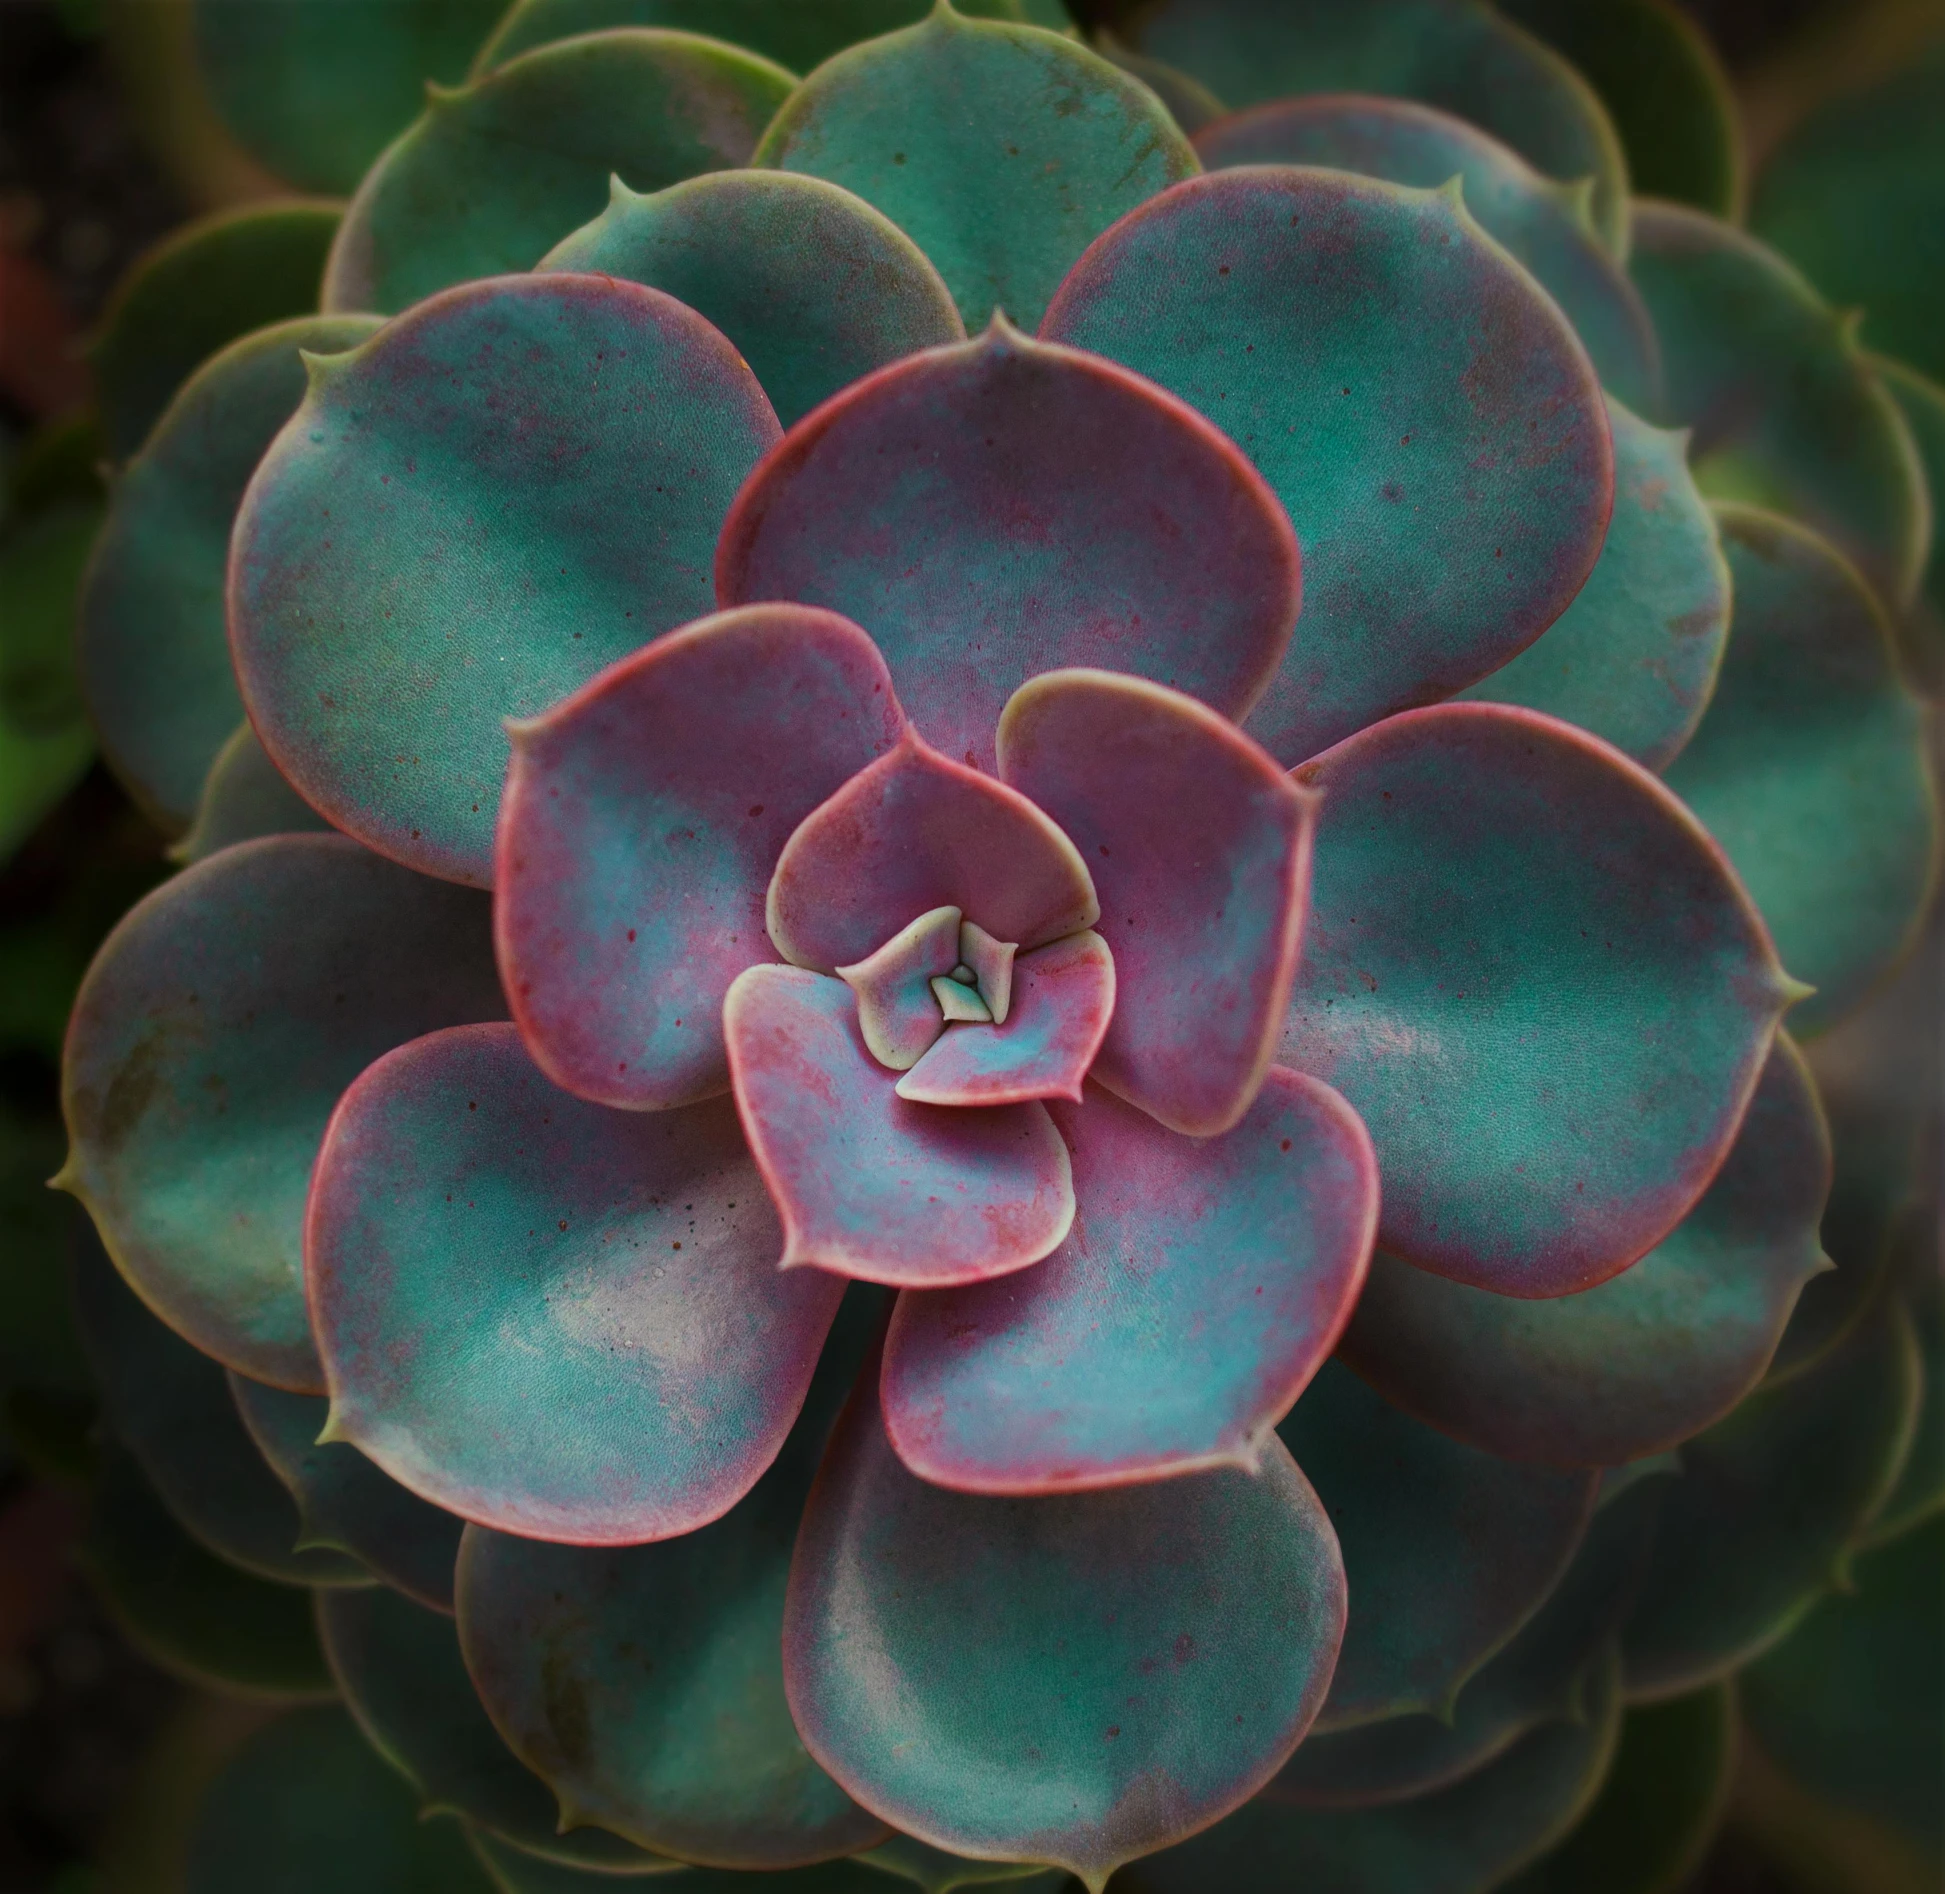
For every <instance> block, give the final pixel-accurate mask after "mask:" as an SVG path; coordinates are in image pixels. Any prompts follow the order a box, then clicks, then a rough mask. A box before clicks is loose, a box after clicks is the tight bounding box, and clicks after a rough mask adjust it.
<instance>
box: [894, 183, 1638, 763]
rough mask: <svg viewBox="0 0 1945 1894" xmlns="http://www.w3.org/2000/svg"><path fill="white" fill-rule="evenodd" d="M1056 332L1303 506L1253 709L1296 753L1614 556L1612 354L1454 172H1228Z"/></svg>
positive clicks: (1115, 261) (1520, 631) (1477, 664)
mask: <svg viewBox="0 0 1945 1894" xmlns="http://www.w3.org/2000/svg"><path fill="white" fill-rule="evenodd" d="M1352 259H1354V260H1355V266H1354V267H1352V266H1351V260H1352ZM1043 334H1044V335H1045V336H1046V338H1047V339H1048V340H1049V341H1054V342H1066V343H1069V344H1072V345H1073V346H1075V347H1077V348H1083V349H1092V350H1095V351H1097V352H1098V353H1100V354H1102V355H1106V356H1108V357H1110V358H1111V359H1112V360H1114V361H1117V362H1123V363H1126V364H1127V366H1128V367H1130V368H1132V369H1134V370H1136V371H1137V372H1138V373H1140V374H1143V375H1147V376H1149V377H1150V378H1152V379H1153V380H1155V381H1157V382H1159V383H1161V385H1162V386H1163V387H1164V388H1166V389H1168V390H1169V391H1170V392H1171V393H1173V394H1176V395H1179V396H1181V397H1182V398H1183V399H1184V400H1185V401H1187V402H1188V403H1189V405H1190V406H1191V407H1194V408H1197V409H1200V410H1201V412H1202V413H1203V414H1205V415H1207V416H1208V417H1209V418H1210V419H1211V420H1212V421H1214V422H1215V423H1216V424H1217V425H1218V426H1219V427H1221V428H1223V429H1224V430H1225V431H1226V432H1227V433H1228V434H1230V435H1231V436H1232V437H1233V438H1234V439H1235V441H1236V443H1237V444H1238V445H1239V446H1240V447H1241V448H1242V450H1243V451H1244V453H1246V454H1247V455H1249V457H1250V458H1251V459H1252V460H1253V461H1254V462H1255V464H1256V465H1257V467H1258V468H1259V469H1260V470H1261V472H1262V474H1263V476H1264V478H1265V479H1266V480H1267V481H1268V482H1269V484H1270V485H1271V487H1273V488H1274V489H1275V490H1276V493H1277V496H1278V497H1279V498H1280V499H1281V500H1282V502H1283V504H1284V505H1285V506H1286V507H1287V508H1288V509H1289V514H1290V518H1291V519H1292V521H1294V522H1295V525H1296V529H1297V537H1298V539H1299V540H1300V541H1301V542H1302V545H1303V556H1304V610H1303V617H1302V620H1301V621H1300V623H1299V625H1298V628H1297V632H1296V635H1295V637H1294V638H1293V639H1292V640H1291V642H1290V645H1289V648H1288V650H1287V651H1286V652H1285V654H1284V659H1283V667H1282V670H1281V671H1280V672H1279V673H1278V675H1277V678H1276V681H1275V682H1274V683H1273V684H1272V685H1271V686H1270V689H1269V692H1268V694H1267V695H1266V696H1265V697H1264V699H1263V701H1262V703H1261V704H1260V705H1259V706H1258V707H1257V709H1256V711H1255V713H1254V715H1253V716H1252V717H1251V718H1250V728H1251V730H1252V732H1253V733H1254V734H1255V736H1256V737H1257V739H1258V740H1259V741H1260V742H1261V743H1262V744H1263V746H1264V747H1265V748H1266V749H1268V750H1269V751H1270V752H1271V753H1272V754H1274V755H1275V756H1276V757H1277V758H1278V759H1279V760H1280V761H1282V762H1284V763H1285V764H1291V763H1298V762H1301V761H1302V760H1303V759H1304V758H1305V757H1307V756H1311V755H1313V754H1315V752H1317V751H1318V750H1320V749H1322V748H1323V747H1324V746H1325V745H1326V744H1329V743H1333V742H1335V741H1337V740H1338V739H1339V738H1341V737H1345V736H1348V735H1349V734H1350V733H1351V732H1352V731H1354V730H1356V729H1359V728H1360V727H1362V726H1363V725H1364V724H1367V723H1369V722H1370V721H1371V719H1372V718H1374V717H1378V716H1382V715H1384V714H1385V713H1386V712H1387V711H1392V710H1399V709H1402V708H1404V707H1405V706H1406V705H1409V704H1418V703H1424V702H1426V701H1428V700H1430V699H1433V698H1438V697H1444V696H1446V695H1448V694H1449V693H1451V692H1452V691H1455V690H1458V689H1459V688H1461V687H1462V686H1463V685H1466V684H1470V683H1472V682H1473V681H1474V680H1475V679H1476V678H1478V677H1480V676H1483V675H1484V674H1485V673H1486V672H1487V671H1490V670H1494V669H1496V668H1497V667H1498V666H1499V665H1501V664H1504V663H1505V662H1506V660H1507V659H1508V658H1510V657H1512V656H1513V655H1514V654H1515V653H1516V652H1518V651H1520V650H1522V649H1523V648H1524V647H1525V646H1527V645H1529V644H1531V643H1532V642H1533V640H1534V639H1535V638H1537V637H1538V636H1539V635H1540V633H1541V632H1542V631H1544V630H1545V629H1546V628H1547V626H1548V625H1550V624H1551V623H1552V622H1553V621H1554V620H1555V619H1556V618H1558V617H1559V616H1560V614H1561V612H1562V611H1564V610H1565V609H1566V607H1567V605H1568V604H1569V603H1570V602H1571V601H1572V599H1573V597H1574V595H1575V593H1577V592H1578V591H1579V590H1580V588H1581V585H1582V583H1583V582H1584V581H1585V579H1586V577H1587V575H1588V573H1589V572H1590V571H1591V570H1592V569H1593V565H1594V561H1595V559H1596V558H1597V557H1598V555H1599V553H1600V548H1601V539H1602V535H1603V534H1604V533H1605V532H1606V530H1607V520H1608V514H1609V512H1610V510H1611V508H1612V505H1613V493H1614V457H1613V448H1612V445H1611V443H1610V441H1609V438H1608V430H1607V417H1606V413H1605V411H1604V409H1603V406H1602V403H1601V396H1600V388H1599V385H1598V383H1597V382H1596V380H1595V378H1594V372H1593V369H1592V367H1591V366H1590V365H1589V363H1588V360H1587V357H1586V355H1585V354H1584V353H1583V352H1582V350H1581V347H1580V344H1579V343H1578V342H1577V341H1576V340H1575V338H1574V335H1573V332H1572V330H1571V329H1569V328H1568V326H1567V324H1566V321H1565V319H1564V318H1563V317H1562V316H1561V314H1560V311H1559V310H1558V308H1556V307H1555V305H1554V304H1553V302H1552V301H1551V299H1550V298H1548V297H1547V296H1546V295H1545V294H1544V293H1543V292H1541V291H1540V290H1539V289H1537V288H1536V286H1535V285H1534V282H1533V280H1532V278H1531V277H1529V276H1528V275H1527V274H1526V272H1525V271H1524V270H1523V269H1521V268H1520V267H1519V266H1518V265H1517V264H1516V263H1514V262H1513V261H1512V260H1511V258H1509V257H1508V256H1507V254H1506V253H1505V251H1503V250H1502V249H1501V248H1500V247H1499V246H1498V245H1497V244H1496V243H1494V242H1492V241H1491V239H1490V238H1488V237H1486V236H1485V234H1484V233H1483V232H1482V231H1481V230H1480V229H1479V227H1478V225H1477V224H1475V223H1473V222H1472V221H1471V219H1470V218H1469V217H1467V216H1466V215H1465V212H1464V210H1463V208H1462V207H1461V206H1460V204H1459V203H1458V202H1457V201H1456V200H1455V199H1454V198H1453V197H1451V196H1450V195H1448V194H1446V193H1444V192H1441V191H1413V190H1408V189H1406V188H1404V187H1403V186H1401V185H1395V184H1386V183H1384V182H1382V181H1380V180H1378V179H1375V178H1359V177H1353V176H1351V175H1349V174H1347V173H1344V172H1335V171H1307V170H1299V169H1295V168H1285V167H1276V166H1271V167H1267V168H1264V169H1261V170H1255V169H1246V170H1242V171H1229V172H1217V173H1216V174H1215V175H1213V176H1211V177H1207V178H1202V179H1199V180H1197V181H1195V182H1194V183H1191V184H1185V185H1182V186H1180V187H1178V188H1177V189H1175V190H1173V191H1170V192H1168V193H1166V194H1165V195H1164V196H1162V197H1160V198H1157V199H1155V200H1154V201H1153V202H1151V203H1149V204H1146V205H1144V206H1143V207H1142V208H1141V209H1140V210H1138V211H1135V212H1133V213H1132V214H1131V215H1129V216H1127V217H1124V218H1123V219H1122V220H1121V222H1120V223H1118V224H1117V225H1116V226H1115V227H1114V228H1113V229H1112V230H1110V231H1109V232H1108V233H1107V234H1106V235H1105V236H1103V237H1102V238H1101V239H1100V241H1099V242H1098V243H1096V244H1095V245H1094V247H1093V248H1092V249H1091V250H1089V252H1088V253H1087V255H1086V256H1085V257H1083V258H1082V259H1081V261H1080V262H1079V263H1078V264H1077V265H1076V266H1075V268H1074V270H1073V273H1072V274H1071V275H1070V276H1069V277H1068V278H1067V280H1066V282H1065V283H1064V284H1063V285H1062V286H1061V291H1060V294H1059V296H1058V297H1056V298H1055V301H1054V304H1053V307H1052V308H1051V309H1050V310H1049V311H1048V312H1047V320H1046V322H1045V324H1044V325H1043ZM1515 440H1516V441H1518V443H1519V451H1518V452H1517V453H1511V452H1509V451H1508V448H1507V443H1508V442H1509V441H1515ZM866 622H867V623H869V620H867V621H866ZM1164 681H1166V680H1164Z"/></svg>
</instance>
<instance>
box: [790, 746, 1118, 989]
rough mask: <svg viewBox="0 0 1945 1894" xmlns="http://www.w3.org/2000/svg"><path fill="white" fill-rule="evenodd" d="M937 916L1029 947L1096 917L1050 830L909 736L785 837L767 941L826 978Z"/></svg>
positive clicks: (1088, 888) (987, 782) (1074, 863)
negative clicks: (955, 912) (942, 911)
mask: <svg viewBox="0 0 1945 1894" xmlns="http://www.w3.org/2000/svg"><path fill="white" fill-rule="evenodd" d="M942 907H956V908H958V909H959V910H960V912H961V913H962V914H963V915H964V916H965V918H966V919H967V920H969V921H973V922H976V923H977V924H978V925H979V926H980V927H983V928H984V929H985V930H986V931H987V933H989V934H991V935H993V936H994V938H995V939H998V940H1003V941H1013V942H1016V943H1017V944H1018V945H1019V946H1021V947H1023V948H1031V947H1038V946H1042V945H1044V944H1045V943H1046V942H1048V941H1050V940H1058V939H1059V938H1060V937H1061V936H1062V935H1063V934H1073V933H1077V932H1078V931H1079V930H1080V929H1082V928H1084V927H1092V926H1093V925H1094V923H1095V922H1096V921H1097V920H1098V919H1099V918H1100V908H1099V906H1098V905H1097V903H1096V901H1095V899H1094V883H1093V881H1092V879H1091V878H1090V877H1089V875H1088V872H1087V864H1086V863H1085V862H1084V861H1082V860H1081V858H1080V855H1079V853H1078V852H1077V851H1076V850H1075V847H1074V845H1073V843H1072V842H1070V841H1069V840H1068V839H1067V838H1066V836H1064V835H1063V834H1062V833H1061V832H1060V830H1059V829H1057V828H1056V827H1055V826H1054V825H1053V823H1051V822H1050V821H1048V819H1047V818H1046V817H1045V816H1044V815H1042V814H1041V813H1040V811H1039V810H1038V809H1036V808H1035V807H1034V806H1033V804H1032V803H1030V802H1029V801H1028V800H1027V799H1026V797H1024V796H1023V795H1021V794H1020V792H1019V791H1018V790H1016V789H1009V788H1007V787H1006V786H1005V785H1004V784H1003V783H997V782H995V781H994V780H993V779H992V778H991V777H990V776H986V775H983V774H982V773H981V772H980V771H978V770H976V769H973V768H971V767H970V766H969V765H967V764H964V763H955V762H953V761H952V759H951V758H950V757H946V756H941V755H940V754H939V752H938V751H937V750H935V749H933V748H932V747H931V746H930V745H929V744H927V743H925V742H924V741H922V740H921V739H920V738H919V736H918V735H917V734H916V733H915V732H913V731H911V730H907V731H906V733H905V734H904V736H903V737H902V738H900V740H899V743H898V746H897V748H896V749H894V750H892V751H891V753H890V754H889V755H887V756H882V757H880V758H879V759H878V761H877V762H875V763H873V764H872V765H871V767H870V768H869V769H866V770H861V771H860V772H859V773H858V774H857V775H856V776H854V777H852V779H851V780H850V781H849V782H848V783H846V784H845V785H844V787H843V788H842V789H840V790H839V791H838V792H837V793H836V794H835V795H834V796H832V797H831V799H830V800H829V801H828V802H826V803H824V804H823V805H822V807H820V808H817V809H814V810H813V811H812V812H811V813H810V814H809V815H808V816H806V817H805V818H804V820H803V822H802V823H801V824H800V825H799V827H798V829H797V832H796V833H795V834H794V835H792V836H791V838H790V840H789V842H788V843H787V844H786V846H785V848H784V851H783V855H782V857H781V858H780V859H779V861H778V862H777V869H776V873H775V875H774V876H772V878H771V881H770V895H769V923H770V938H771V939H772V940H773V941H774V942H775V943H776V946H777V951H778V952H779V953H781V954H782V955H783V957H784V958H785V959H786V960H790V961H794V962H795V963H796V964H797V965H798V966H800V967H811V968H814V969H815V970H816V971H817V972H819V973H830V972H833V971H835V970H836V969H837V968H838V967H842V966H851V965H854V964H856V963H857V962H858V961H861V960H866V959H869V958H870V956H871V955H872V954H874V953H876V952H877V951H878V949H879V948H880V947H882V946H883V945H884V944H885V943H886V942H887V941H888V940H890V939H891V937H892V936H893V935H894V934H896V933H897V932H899V930H900V929H901V928H904V927H908V926H909V925H910V924H911V923H912V922H913V921H915V920H917V919H918V918H919V916H920V915H922V914H928V913H930V912H931V911H932V909H934V908H942Z"/></svg>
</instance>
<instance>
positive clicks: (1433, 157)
mask: <svg viewBox="0 0 1945 1894" xmlns="http://www.w3.org/2000/svg"><path fill="white" fill-rule="evenodd" d="M1195 149H1196V154H1197V156H1199V157H1200V158H1201V160H1202V162H1203V164H1204V165H1205V166H1206V167H1207V168H1208V169H1209V170H1211V171H1226V170H1231V169H1233V168H1234V167H1236V166H1238V165H1246V164H1300V165H1323V166H1326V167H1327V168H1329V169H1331V170H1334V171H1356V172H1358V173H1360V174H1361V175H1363V176H1365V177H1373V178H1388V179H1389V180H1390V181H1391V182H1392V183H1393V184H1409V185H1413V186H1415V187H1416V188H1418V189H1419V190H1425V191H1429V190H1436V189H1437V188H1438V187H1439V186H1440V185H1442V184H1444V183H1445V182H1446V180H1447V179H1448V178H1454V177H1456V178H1458V179H1459V180H1460V181H1461V183H1462V186H1463V189H1464V196H1465V207H1466V209H1467V210H1468V211H1470V212H1471V213H1472V215H1473V216H1474V217H1476V218H1477V219H1478V221H1479V224H1480V227H1481V228H1482V229H1484V230H1485V232H1486V234H1487V235H1488V236H1490V237H1493V238H1495V239H1496V240H1497V241H1498V242H1500V243H1503V244H1504V245H1505V246H1506V248H1507V249H1508V250H1510V251H1511V252H1512V254H1513V255H1514V256H1515V257H1516V258H1517V259H1518V260H1519V261H1520V262H1521V263H1523V264H1525V266H1526V267H1527V268H1528V269H1529V270H1531V271H1532V273H1533V275H1534V277H1535V278H1536V279H1537V280H1538V282H1539V284H1540V286H1541V288H1543V289H1544V290H1546V292H1547V293H1548V294H1549V295H1550V296H1552V297H1553V299H1554V300H1555V301H1556V302H1557V303H1559V305H1560V308H1561V311H1562V313H1563V314H1564V315H1565V316H1566V318H1567V320H1568V321H1569V322H1570V323H1572V324H1573V328H1574V333H1575V334H1576V335H1578V336H1579V338H1580V340H1581V343H1582V344H1583V346H1584V347H1585V348H1586V350H1587V353H1588V355H1589V357H1590V358H1591V359H1592V361H1593V364H1594V367H1595V369H1596V371H1597V372H1598V373H1599V375H1600V378H1601V382H1602V384H1603V386H1605V387H1606V388H1608V389H1609V390H1610V391H1611V392H1612V393H1614V394H1616V395H1618V396H1619V397H1620V398H1621V399H1622V400H1623V401H1625V402H1627V403H1628V404H1629V405H1630V406H1631V407H1636V408H1656V407H1659V406H1660V404H1661V347H1660V344H1659V343H1658V342H1657V341H1656V340H1655V331H1654V324H1653V323H1651V322H1650V321H1649V320H1648V311H1647V308H1646V306H1645V305H1644V304H1643V303H1642V301H1641V296H1640V293H1639V292H1638V291H1637V290H1636V289H1635V287H1634V285H1633V284H1632V283H1630V282H1629V281H1628V277H1627V272H1626V271H1625V270H1623V269H1622V268H1621V266H1620V265H1619V264H1618V263H1616V262H1615V260H1614V258H1613V256H1612V255H1611V254H1610V252H1609V251H1608V249H1607V248H1606V246H1605V245H1604V244H1603V243H1602V242H1601V240H1600V239H1599V238H1598V237H1597V236H1595V234H1594V232H1593V231H1592V229H1591V228H1589V226H1588V223H1587V214H1586V198H1585V192H1584V189H1576V187H1574V186H1573V185H1568V184H1557V183H1555V182H1554V181H1553V180H1552V179H1551V178H1544V177H1542V176H1541V175H1540V174H1539V173H1538V172H1537V171H1535V170H1534V169H1533V167H1532V166H1531V165H1529V164H1528V163H1527V162H1526V160H1525V159H1524V158H1522V157H1521V156H1520V155H1519V153H1518V152H1516V151H1514V150H1513V149H1512V148H1511V147H1510V146H1508V145H1503V144H1501V143H1500V142H1499V140H1498V139H1497V138H1494V137H1491V136H1490V135H1488V134H1487V133H1485V132H1483V131H1481V130H1480V129H1479V128H1478V126H1476V125H1471V124H1468V123H1467V122H1466V121H1465V120H1464V119H1461V118H1454V117H1452V115H1451V114H1450V113H1447V112H1440V111H1437V110H1435V109H1434V108H1433V107H1431V106H1429V105H1420V104H1418V103H1416V102H1415V101H1413V100H1409V99H1396V98H1391V99H1387V98H1380V97H1374V96H1371V95H1369V94H1357V93H1348V94H1347V93H1336V94H1329V93H1326V94H1323V95H1313V96H1311V97H1308V98H1296V99H1280V100H1278V101H1276V102H1275V103H1274V104H1271V105H1259V106H1257V107H1255V108H1254V109H1253V110H1251V111H1247V112H1238V113H1235V114H1233V115H1232V116H1230V117H1228V118H1223V119H1219V120H1217V121H1216V123H1215V124H1213V125H1208V126H1205V127H1204V128H1203V129H1202V130H1201V131H1200V132H1198V133H1197V134H1196V139H1195Z"/></svg>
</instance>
